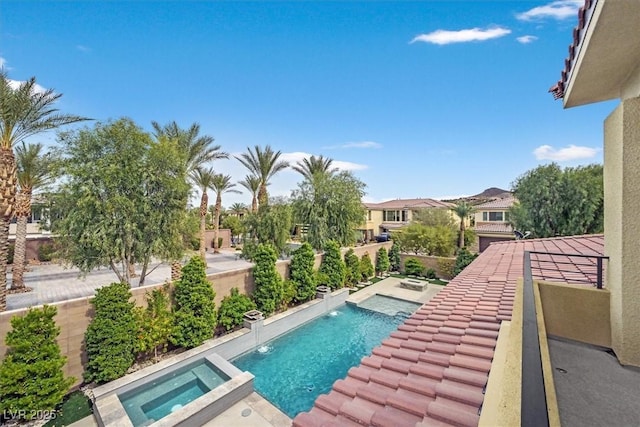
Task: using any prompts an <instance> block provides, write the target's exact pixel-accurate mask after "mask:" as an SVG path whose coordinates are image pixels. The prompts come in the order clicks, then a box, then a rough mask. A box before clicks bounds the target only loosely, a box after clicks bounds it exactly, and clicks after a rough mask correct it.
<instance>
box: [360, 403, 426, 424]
mask: <svg viewBox="0 0 640 427" xmlns="http://www.w3.org/2000/svg"><path fill="white" fill-rule="evenodd" d="M421 419H422V417H420V416H417V415H413V414H410V413H407V412H405V411H401V410H398V409H396V408H393V407H391V406H387V407H385V408H384V409H380V410H378V411H376V412H375V413H374V414H373V417H372V418H371V425H372V426H374V427H415V425H416V423H418V422H420V420H421Z"/></svg>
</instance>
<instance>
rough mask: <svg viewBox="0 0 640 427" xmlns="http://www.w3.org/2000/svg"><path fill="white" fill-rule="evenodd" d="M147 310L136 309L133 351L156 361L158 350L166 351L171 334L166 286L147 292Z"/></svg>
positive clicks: (171, 319) (170, 314)
mask: <svg viewBox="0 0 640 427" xmlns="http://www.w3.org/2000/svg"><path fill="white" fill-rule="evenodd" d="M146 299H147V308H142V307H136V320H137V325H138V334H137V340H136V347H135V351H136V352H137V353H148V352H151V351H153V356H154V358H155V359H156V360H158V349H160V350H161V351H162V352H165V351H167V345H168V344H169V337H171V334H172V332H173V313H171V300H170V299H169V295H168V286H166V285H165V286H164V287H163V288H162V289H154V290H152V291H151V293H149V292H147V294H146Z"/></svg>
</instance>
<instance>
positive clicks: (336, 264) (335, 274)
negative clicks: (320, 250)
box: [320, 240, 347, 289]
mask: <svg viewBox="0 0 640 427" xmlns="http://www.w3.org/2000/svg"><path fill="white" fill-rule="evenodd" d="M320 272H321V273H324V274H326V275H327V279H328V280H327V283H326V285H327V286H329V287H330V288H331V289H339V288H341V287H343V286H344V280H345V277H346V275H347V268H346V267H345V265H344V261H342V257H341V256H340V246H338V244H337V243H336V242H334V241H332V240H330V241H328V242H327V243H326V244H325V246H324V255H323V256H322V262H321V263H320Z"/></svg>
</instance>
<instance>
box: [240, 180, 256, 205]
mask: <svg viewBox="0 0 640 427" xmlns="http://www.w3.org/2000/svg"><path fill="white" fill-rule="evenodd" d="M239 184H240V185H242V186H243V187H244V188H246V189H247V190H249V191H250V192H251V197H252V198H251V212H253V213H256V212H258V191H260V178H258V177H257V176H255V175H247V176H245V177H244V180H242V181H240V182H239Z"/></svg>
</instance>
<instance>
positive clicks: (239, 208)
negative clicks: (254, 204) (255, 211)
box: [229, 184, 248, 218]
mask: <svg viewBox="0 0 640 427" xmlns="http://www.w3.org/2000/svg"><path fill="white" fill-rule="evenodd" d="M240 185H242V184H240ZM247 210H248V209H247V206H246V205H245V204H244V203H238V202H236V203H234V204H232V205H231V206H230V207H229V212H231V213H232V214H233V215H235V216H236V217H238V218H240V217H242V216H243V215H244V214H246V213H247Z"/></svg>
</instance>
